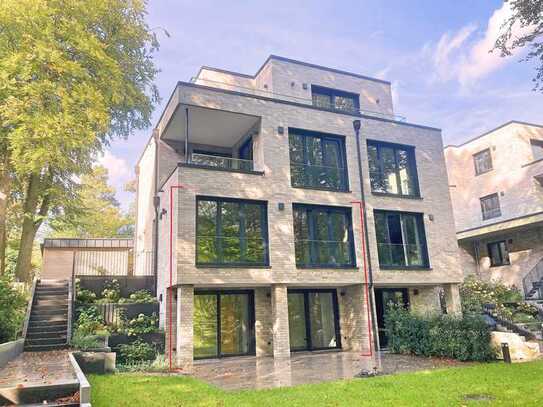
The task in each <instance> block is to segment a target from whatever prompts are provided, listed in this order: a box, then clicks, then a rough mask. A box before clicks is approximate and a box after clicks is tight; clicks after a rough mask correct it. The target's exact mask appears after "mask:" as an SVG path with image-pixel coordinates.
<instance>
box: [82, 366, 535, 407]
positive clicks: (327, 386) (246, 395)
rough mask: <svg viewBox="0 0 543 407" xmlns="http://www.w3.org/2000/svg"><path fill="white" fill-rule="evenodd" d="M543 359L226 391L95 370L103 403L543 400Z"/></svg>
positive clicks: (96, 400) (96, 397)
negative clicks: (99, 372) (99, 374)
mask: <svg viewBox="0 0 543 407" xmlns="http://www.w3.org/2000/svg"><path fill="white" fill-rule="evenodd" d="M542 378H543V361H536V362H530V363H522V364H513V365H506V364H503V363H488V364H478V365H474V366H467V367H455V368H449V369H440V370H431V371H429V370H427V371H420V372H416V373H404V374H398V375H390V376H380V377H374V378H366V379H353V380H344V381H337V382H329V383H320V384H312V385H303V386H297V387H290V388H281V389H272V390H248V391H237V392H226V391H222V390H220V389H218V388H216V387H212V386H210V385H208V384H206V383H204V382H202V381H199V380H197V379H194V378H191V377H181V376H151V375H147V376H146V375H142V374H139V375H138V374H117V375H106V376H96V375H93V376H90V378H89V379H90V382H91V385H92V405H93V406H95V407H100V406H108V407H109V406H130V407H136V406H236V407H237V406H311V407H315V406H365V405H368V406H369V405H381V406H425V405H428V406H471V405H476V406H479V405H492V406H495V405H498V406H499V405H502V406H541V405H543V379H542Z"/></svg>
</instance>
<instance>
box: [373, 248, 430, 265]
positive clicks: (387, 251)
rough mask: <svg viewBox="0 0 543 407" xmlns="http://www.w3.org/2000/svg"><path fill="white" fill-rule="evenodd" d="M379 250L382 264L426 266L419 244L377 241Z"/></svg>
mask: <svg viewBox="0 0 543 407" xmlns="http://www.w3.org/2000/svg"><path fill="white" fill-rule="evenodd" d="M377 251H378V254H379V263H380V265H381V266H400V267H406V266H421V267H422V266H424V258H423V256H422V247H421V246H420V245H418V244H397V243H377Z"/></svg>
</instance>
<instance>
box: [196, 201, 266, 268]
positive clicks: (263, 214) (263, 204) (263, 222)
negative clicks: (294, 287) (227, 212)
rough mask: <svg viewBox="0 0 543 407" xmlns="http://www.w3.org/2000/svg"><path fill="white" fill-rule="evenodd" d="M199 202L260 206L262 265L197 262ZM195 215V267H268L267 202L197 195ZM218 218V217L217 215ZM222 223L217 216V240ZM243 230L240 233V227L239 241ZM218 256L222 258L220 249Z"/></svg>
mask: <svg viewBox="0 0 543 407" xmlns="http://www.w3.org/2000/svg"><path fill="white" fill-rule="evenodd" d="M201 201H215V202H218V203H220V202H230V203H239V204H244V203H247V204H257V205H260V206H261V208H262V209H261V212H260V221H261V229H262V240H263V242H264V262H262V263H260V262H259V263H244V262H231V263H225V262H210V263H202V262H199V261H198V237H199V236H198V203H199V202H201ZM195 212H196V215H195V225H196V228H195V230H196V234H195V247H196V250H195V265H196V266H197V267H214V268H221V267H222V268H259V267H269V265H270V250H269V232H268V202H267V201H261V200H252V199H239V198H224V197H217V196H207V195H206V196H204V195H198V196H197V197H196V211H195ZM217 216H218V215H217ZM242 222H243V220H240V223H242ZM221 227H222V223H221V219H220V216H218V220H217V222H216V225H215V238H217V231H219V230H221ZM244 232H245V231H244V230H243V231H242V228H241V226H240V235H239V237H240V239H242V238H243V235H244ZM217 251H218V256H219V257H222V255H221V253H220V252H221V250H220V248H217Z"/></svg>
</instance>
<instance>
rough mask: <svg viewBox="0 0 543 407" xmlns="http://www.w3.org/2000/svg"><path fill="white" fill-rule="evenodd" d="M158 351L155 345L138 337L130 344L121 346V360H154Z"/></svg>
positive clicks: (126, 361) (130, 362) (135, 361)
mask: <svg viewBox="0 0 543 407" xmlns="http://www.w3.org/2000/svg"><path fill="white" fill-rule="evenodd" d="M156 354H157V351H156V349H155V347H154V346H153V345H150V344H148V343H147V342H144V341H142V340H141V339H136V340H135V341H134V342H132V343H130V344H124V345H120V346H119V353H118V355H119V362H120V363H122V364H134V363H138V362H141V361H146V360H147V361H149V360H154V359H155V357H156Z"/></svg>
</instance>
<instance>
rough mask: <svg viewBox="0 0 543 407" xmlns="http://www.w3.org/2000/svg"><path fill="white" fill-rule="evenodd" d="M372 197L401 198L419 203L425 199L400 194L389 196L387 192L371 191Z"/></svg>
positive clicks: (418, 196)
mask: <svg viewBox="0 0 543 407" xmlns="http://www.w3.org/2000/svg"><path fill="white" fill-rule="evenodd" d="M371 193H372V195H375V196H383V197H387V198H400V199H414V200H418V201H422V200H423V198H422V196H420V195H400V194H389V193H387V192H374V191H371Z"/></svg>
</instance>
